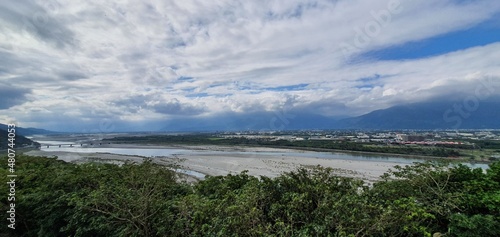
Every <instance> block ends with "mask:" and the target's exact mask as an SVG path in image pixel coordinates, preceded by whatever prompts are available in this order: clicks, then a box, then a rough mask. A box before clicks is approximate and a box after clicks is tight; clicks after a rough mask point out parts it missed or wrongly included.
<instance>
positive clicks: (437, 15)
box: [0, 0, 500, 132]
mask: <svg viewBox="0 0 500 237" xmlns="http://www.w3.org/2000/svg"><path fill="white" fill-rule="evenodd" d="M499 75H500V1H498V0H476V1H467V0H438V1H427V0H417V1H415V0H414V1H410V0H250V1H243V0H211V1H195V0H182V1H180V0H179V1H174V0H145V1H140V0H130V1H127V0H116V1H107V0H106V1H105V0H85V1H84V0H71V1H69V0H67V1H63V0H40V1H30V0H21V1H6V2H4V3H3V4H2V5H1V6H0V122H1V123H9V122H16V123H17V124H18V125H20V126H25V127H39V128H46V129H52V130H58V131H63V130H64V131H76V132H79V131H96V130H100V131H112V130H127V129H128V130H150V129H163V128H164V125H165V124H169V126H176V124H175V123H180V122H182V121H190V122H196V121H204V120H205V121H208V120H210V119H212V120H214V119H215V120H217V118H227V116H239V117H241V116H243V117H244V116H245V115H248V116H251V115H254V114H258V113H266V112H269V113H272V112H276V111H285V110H287V111H288V110H289V111H295V113H304V114H313V115H320V116H324V117H331V118H332V119H334V118H343V117H349V116H357V115H361V114H364V113H368V112H370V111H373V110H376V109H382V108H388V107H390V106H393V105H397V104H402V103H412V102H419V101H425V100H429V99H432V98H435V97H442V96H446V95H448V94H455V95H457V94H461V93H465V94H467V93H473V92H474V90H475V89H477V87H478V85H480V84H481V83H483V84H484V81H485V80H486V81H487V83H489V84H488V85H489V86H490V88H498V90H497V91H496V93H500V79H499V77H498V76H499Z"/></svg>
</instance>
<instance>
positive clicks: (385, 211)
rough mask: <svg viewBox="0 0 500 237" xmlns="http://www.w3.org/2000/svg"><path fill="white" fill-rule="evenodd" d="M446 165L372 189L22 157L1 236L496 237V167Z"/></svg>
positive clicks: (308, 174) (338, 182) (427, 166)
mask: <svg viewBox="0 0 500 237" xmlns="http://www.w3.org/2000/svg"><path fill="white" fill-rule="evenodd" d="M4 160H5V158H4ZM447 167H448V166H447V165H446V164H436V163H423V164H416V165H415V166H412V167H397V168H396V169H395V170H394V171H390V172H389V173H387V174H386V175H384V176H383V177H382V179H381V181H379V182H377V183H375V184H374V185H373V186H367V185H366V184H364V183H363V181H361V180H355V179H351V178H344V177H337V176H334V175H333V174H332V172H331V170H330V169H326V168H321V167H317V168H315V169H309V170H306V169H299V170H297V171H295V172H290V173H285V174H283V175H281V176H279V177H277V178H273V179H271V178H266V177H260V178H257V177H253V176H249V175H248V174H246V173H245V172H243V173H241V174H238V175H227V176H217V177H208V178H207V179H205V180H204V181H200V182H198V183H196V184H187V183H181V182H178V181H177V179H176V174H175V173H174V172H172V171H171V170H170V169H166V168H165V167H164V166H158V165H155V164H153V163H152V162H148V161H146V162H144V163H143V164H140V165H135V164H126V165H122V166H117V165H111V164H99V163H87V164H79V165H77V164H71V163H65V162H63V161H59V160H56V159H53V158H42V157H26V156H19V157H18V158H17V166H16V168H17V174H18V179H17V180H16V182H17V184H16V188H17V192H16V215H17V226H16V230H15V231H10V230H9V229H8V228H7V225H6V224H2V225H1V227H0V233H3V234H0V236H432V235H433V234H436V233H438V232H439V233H441V234H443V235H445V236H499V235H500V214H499V213H500V163H493V164H491V165H490V168H489V169H488V170H487V172H486V173H484V172H483V170H481V169H470V168H468V167H466V166H461V165H460V166H457V167H454V168H451V169H449V168H447ZM6 174H7V171H6V170H5V168H4V167H3V166H2V168H0V177H2V178H1V179H5V177H6ZM1 183H3V184H4V185H1V193H5V194H6V193H7V187H6V185H5V183H6V181H5V180H2V182H1ZM1 200H2V201H1V202H2V205H1V210H0V212H1V213H4V215H6V214H5V213H6V210H7V209H6V204H7V203H6V202H7V200H6V198H2V199H1ZM2 219H3V220H4V222H5V218H2ZM436 236H439V234H436Z"/></svg>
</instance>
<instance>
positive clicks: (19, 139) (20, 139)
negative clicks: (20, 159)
mask: <svg viewBox="0 0 500 237" xmlns="http://www.w3.org/2000/svg"><path fill="white" fill-rule="evenodd" d="M15 134H16V136H15V137H14V144H15V146H14V149H16V148H20V147H25V146H30V145H34V146H40V144H38V143H36V142H34V141H32V140H31V139H28V138H26V137H25V136H23V135H20V134H18V133H17V132H16V133H15ZM8 135H9V133H8V132H7V130H3V129H0V150H4V149H7V148H9V147H8V145H9V143H10V142H9V140H8V139H9V137H8Z"/></svg>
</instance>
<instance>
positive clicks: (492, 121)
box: [337, 97, 500, 129]
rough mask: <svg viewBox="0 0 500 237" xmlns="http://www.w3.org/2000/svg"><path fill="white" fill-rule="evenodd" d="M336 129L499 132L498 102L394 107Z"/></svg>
mask: <svg viewBox="0 0 500 237" xmlns="http://www.w3.org/2000/svg"><path fill="white" fill-rule="evenodd" d="M464 98H467V97H464ZM470 98H472V97H470ZM337 127H338V128H348V129H500V100H494V99H491V100H488V101H480V100H476V101H473V100H455V101H450V100H448V101H446V100H434V101H427V102H422V103H414V104H408V105H398V106H394V107H391V108H388V109H383V110H376V111H373V112H371V113H368V114H365V115H362V116H359V117H354V118H348V119H343V120H340V121H338V123H337Z"/></svg>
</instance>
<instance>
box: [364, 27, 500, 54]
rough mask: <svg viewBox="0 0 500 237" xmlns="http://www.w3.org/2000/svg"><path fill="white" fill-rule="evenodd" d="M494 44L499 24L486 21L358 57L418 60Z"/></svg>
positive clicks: (497, 39) (498, 34)
mask: <svg viewBox="0 0 500 237" xmlns="http://www.w3.org/2000/svg"><path fill="white" fill-rule="evenodd" d="M494 19H495V20H497V18H494ZM496 42H500V24H498V22H491V21H487V22H484V23H482V24H480V25H477V26H475V27H472V28H469V29H465V30H461V31H455V32H451V33H448V34H444V35H440V36H436V37H433V38H429V39H426V40H422V41H417V42H411V43H407V44H404V45H400V46H395V47H390V48H385V49H382V50H377V51H372V52H368V53H366V54H364V55H361V56H360V57H363V58H375V59H378V60H405V59H420V58H427V57H432V56H437V55H441V54H447V53H451V52H454V51H459V50H464V49H467V48H472V47H476V46H484V45H488V44H491V43H496Z"/></svg>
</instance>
